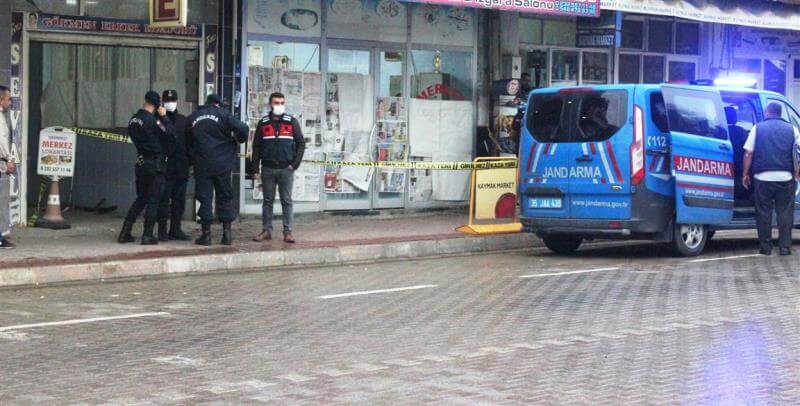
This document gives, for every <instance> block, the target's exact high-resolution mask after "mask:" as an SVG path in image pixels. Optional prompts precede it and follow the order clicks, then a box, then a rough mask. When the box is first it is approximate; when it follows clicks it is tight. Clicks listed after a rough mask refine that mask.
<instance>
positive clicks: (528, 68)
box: [524, 51, 548, 89]
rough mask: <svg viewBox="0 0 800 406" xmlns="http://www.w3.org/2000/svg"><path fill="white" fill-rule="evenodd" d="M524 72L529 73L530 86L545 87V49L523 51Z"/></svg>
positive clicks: (534, 87)
mask: <svg viewBox="0 0 800 406" xmlns="http://www.w3.org/2000/svg"><path fill="white" fill-rule="evenodd" d="M524 69H525V72H527V73H528V74H530V75H531V87H532V88H533V89H538V88H541V87H547V86H548V85H547V51H530V52H526V53H525V65H524Z"/></svg>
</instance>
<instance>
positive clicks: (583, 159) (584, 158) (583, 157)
mask: <svg viewBox="0 0 800 406" xmlns="http://www.w3.org/2000/svg"><path fill="white" fill-rule="evenodd" d="M575 160H576V161H578V162H592V161H593V160H594V158H593V157H592V156H591V155H581V156H579V157H577V158H575Z"/></svg>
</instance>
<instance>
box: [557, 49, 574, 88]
mask: <svg viewBox="0 0 800 406" xmlns="http://www.w3.org/2000/svg"><path fill="white" fill-rule="evenodd" d="M578 55H579V54H578V52H577V51H553V71H552V72H551V75H550V76H551V77H552V84H551V85H552V86H554V87H556V86H574V85H577V84H578Z"/></svg>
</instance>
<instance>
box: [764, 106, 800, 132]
mask: <svg viewBox="0 0 800 406" xmlns="http://www.w3.org/2000/svg"><path fill="white" fill-rule="evenodd" d="M772 102H775V103H780V105H781V107H783V112H782V114H781V118H783V119H784V120H786V121H788V122H790V123H791V124H792V125H793V126H795V127H798V128H800V116H798V114H797V112H796V111H794V109H793V108H792V107H791V106H789V105H788V104H786V102H784V101H783V100H777V99H768V100H767V104H769V103H772ZM765 108H766V106H765Z"/></svg>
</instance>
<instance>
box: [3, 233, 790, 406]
mask: <svg viewBox="0 0 800 406" xmlns="http://www.w3.org/2000/svg"><path fill="white" fill-rule="evenodd" d="M755 252H756V245H755V243H754V242H752V241H750V240H737V239H720V240H716V241H715V242H713V244H712V245H711V246H710V247H709V248H708V250H707V252H706V254H705V255H704V256H702V257H700V258H695V259H681V258H672V257H669V256H668V255H667V254H666V253H664V252H662V251H660V250H658V249H657V247H656V246H654V245H652V244H619V243H612V244H600V245H598V246H595V247H590V248H586V249H583V250H581V251H580V252H579V253H578V254H577V255H575V256H574V257H559V256H555V255H553V254H550V253H547V252H546V251H542V250H529V251H518V252H510V253H501V254H494V255H483V256H468V257H453V258H443V259H434V260H424V261H408V262H397V263H385V264H372V265H362V266H351V267H336V268H320V269H308V270H293V271H272V272H255V273H241V274H223V275H211V276H195V277H184V278H175V279H158V280H144V281H137V282H121V283H106V284H87V285H80V286H62V287H45V288H35V289H24V290H4V291H0V366H1V367H0V404H203V403H215V404H231V403H235V404H253V403H269V404H297V403H307V404H353V403H359V404H376V403H380V404H398V403H406V404H420V403H434V402H437V403H447V404H533V403H536V404H564V403H568V404H597V403H606V404H622V403H627V404H639V403H652V404H658V403H668V404H675V403H683V404H699V403H703V404H709V403H710V404H762V403H766V404H797V403H798V402H800V334H798V333H800V306H798V305H800V299H799V298H800V294H798V293H799V292H800V284H799V283H798V281H799V279H798V277H799V276H800V271H799V269H800V267H798V264H799V263H800V246H798V255H795V256H793V257H778V256H773V257H761V256H756V255H754V254H755Z"/></svg>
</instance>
